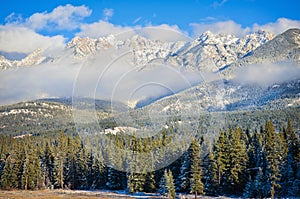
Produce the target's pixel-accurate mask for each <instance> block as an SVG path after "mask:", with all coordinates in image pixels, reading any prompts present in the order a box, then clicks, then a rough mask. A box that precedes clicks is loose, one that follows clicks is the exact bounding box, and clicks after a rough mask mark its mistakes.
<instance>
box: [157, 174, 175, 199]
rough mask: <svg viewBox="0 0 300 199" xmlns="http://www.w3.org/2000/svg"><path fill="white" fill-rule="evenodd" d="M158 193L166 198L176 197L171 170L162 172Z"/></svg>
mask: <svg viewBox="0 0 300 199" xmlns="http://www.w3.org/2000/svg"><path fill="white" fill-rule="evenodd" d="M159 193H160V194H161V195H163V196H168V197H171V198H175V197H176V192H175V185H174V178H173V174H172V172H171V170H169V171H167V170H165V171H164V175H163V176H162V177H161V180H160V183H159Z"/></svg>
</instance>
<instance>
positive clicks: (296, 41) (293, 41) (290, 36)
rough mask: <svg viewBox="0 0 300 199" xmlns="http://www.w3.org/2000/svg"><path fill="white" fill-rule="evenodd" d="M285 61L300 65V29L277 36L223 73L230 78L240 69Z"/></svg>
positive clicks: (225, 69) (226, 67)
mask: <svg viewBox="0 0 300 199" xmlns="http://www.w3.org/2000/svg"><path fill="white" fill-rule="evenodd" d="M284 60H292V61H293V62H296V63H299V64H300V29H289V30H287V31H285V32H283V33H282V34H280V35H277V36H276V37H274V38H273V39H272V40H269V41H267V42H265V44H264V45H260V46H259V47H257V48H256V49H254V50H253V51H250V52H249V53H248V54H247V55H246V56H244V57H242V58H241V59H239V60H237V61H236V62H234V63H232V64H230V65H227V66H225V67H224V68H223V71H222V73H223V74H225V76H228V75H230V74H231V73H232V71H233V70H235V68H238V67H242V66H246V65H249V64H260V63H274V62H279V61H284Z"/></svg>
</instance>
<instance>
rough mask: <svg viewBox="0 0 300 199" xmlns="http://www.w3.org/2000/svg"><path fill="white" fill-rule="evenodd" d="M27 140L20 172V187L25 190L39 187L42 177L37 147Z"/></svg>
mask: <svg viewBox="0 0 300 199" xmlns="http://www.w3.org/2000/svg"><path fill="white" fill-rule="evenodd" d="M27 141H28V143H27V144H26V146H25V160H24V164H23V173H22V187H23V189H25V190H27V189H31V190H33V189H38V188H40V187H41V184H42V181H43V179H42V172H41V166H40V165H41V164H40V159H39V157H38V152H37V149H36V147H34V146H33V144H32V142H31V141H30V140H29V139H28V140H27Z"/></svg>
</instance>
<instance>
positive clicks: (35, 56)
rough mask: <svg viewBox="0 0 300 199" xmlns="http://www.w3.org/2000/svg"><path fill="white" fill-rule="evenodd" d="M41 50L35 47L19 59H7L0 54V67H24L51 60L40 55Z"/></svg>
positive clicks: (51, 59)
mask: <svg viewBox="0 0 300 199" xmlns="http://www.w3.org/2000/svg"><path fill="white" fill-rule="evenodd" d="M42 53H43V50H42V49H37V50H35V51H33V52H32V53H31V54H29V55H28V56H26V57H25V58H24V59H21V60H8V59H6V58H5V57H4V56H1V55H0V69H9V68H12V67H25V66H34V65H39V64H41V63H45V62H51V61H53V59H54V58H51V57H45V56H43V55H42Z"/></svg>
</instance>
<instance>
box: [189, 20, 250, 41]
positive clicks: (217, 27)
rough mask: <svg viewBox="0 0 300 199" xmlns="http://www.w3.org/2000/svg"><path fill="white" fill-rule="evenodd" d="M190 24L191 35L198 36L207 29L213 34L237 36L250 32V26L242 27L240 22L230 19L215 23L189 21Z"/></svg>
mask: <svg viewBox="0 0 300 199" xmlns="http://www.w3.org/2000/svg"><path fill="white" fill-rule="evenodd" d="M190 26H191V27H192V29H193V36H199V35H200V34H202V33H204V32H206V31H208V30H209V31H211V32H213V33H215V34H233V35H236V36H237V37H242V36H244V35H246V34H248V33H249V32H250V28H248V27H247V28H243V27H242V25H241V24H238V23H236V22H234V21H232V20H228V21H221V22H215V23H191V24H190Z"/></svg>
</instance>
